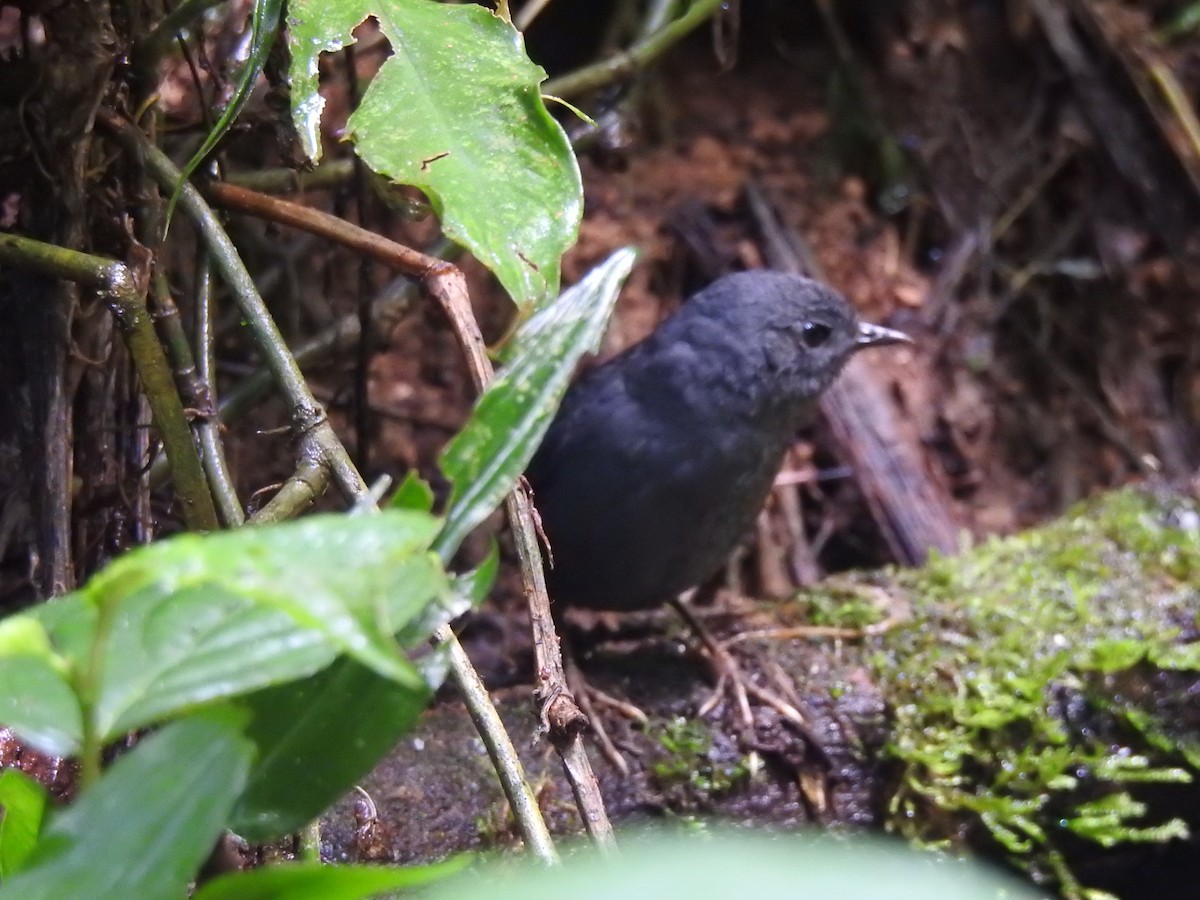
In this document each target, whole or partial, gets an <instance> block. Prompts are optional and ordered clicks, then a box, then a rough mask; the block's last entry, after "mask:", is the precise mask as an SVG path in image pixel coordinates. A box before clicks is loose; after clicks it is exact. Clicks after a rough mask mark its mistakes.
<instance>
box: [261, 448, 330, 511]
mask: <svg viewBox="0 0 1200 900" xmlns="http://www.w3.org/2000/svg"><path fill="white" fill-rule="evenodd" d="M328 484H329V469H327V468H326V467H325V466H323V465H321V464H320V463H319V462H315V461H312V460H305V461H303V462H301V463H300V465H299V466H297V467H296V471H295V472H293V473H292V477H291V478H289V479H288V480H287V481H285V482H284V483H283V487H281V488H280V489H279V491H278V492H277V493H276V494H275V496H274V497H272V498H271V499H270V501H269V502H268V503H267V505H266V506H264V507H263V508H262V509H260V510H259V511H258V512H256V513H255V514H254V515H252V516H251V517H250V521H251V522H252V523H253V524H255V525H266V524H268V523H271V522H284V521H287V520H288V519H293V518H295V517H296V516H298V515H300V513H302V512H304V511H305V510H306V509H308V508H309V507H310V506H312V505H313V504H314V503H316V502H317V498H318V497H320V496H321V495H322V494H323V493H325V488H326V486H327V485H328Z"/></svg>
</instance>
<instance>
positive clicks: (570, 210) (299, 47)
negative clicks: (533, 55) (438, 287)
mask: <svg viewBox="0 0 1200 900" xmlns="http://www.w3.org/2000/svg"><path fill="white" fill-rule="evenodd" d="M369 16H370V17H374V19H375V21H376V22H378V24H379V29H380V31H381V32H382V33H383V34H384V36H385V37H387V39H388V41H389V42H390V43H391V46H392V56H391V57H390V58H389V59H388V60H387V61H386V62H385V63H384V64H383V66H382V68H381V69H380V70H379V73H378V74H377V75H376V76H375V79H374V81H373V82H372V83H371V85H370V87H369V88H368V89H367V92H366V94H365V95H364V96H363V99H362V103H361V104H360V105H359V108H358V109H357V110H356V111H355V112H354V114H353V115H351V117H350V119H349V121H348V122H347V131H348V134H349V136H350V137H351V138H352V139H353V140H354V142H355V145H356V149H357V150H358V153H359V154H360V155H361V156H362V158H363V159H364V160H365V161H366V162H367V164H368V165H370V166H371V168H372V169H374V170H375V171H377V172H379V173H380V174H382V175H385V176H387V177H388V178H391V179H392V180H394V181H397V182H400V183H402V184H411V185H415V186H416V187H418V188H420V189H421V190H422V191H424V192H425V193H426V194H427V195H428V197H429V201H430V203H431V204H432V206H433V208H434V210H435V211H436V212H437V214H438V217H439V219H440V220H441V223H442V229H443V231H444V232H445V233H446V235H447V237H449V238H451V239H452V240H454V241H456V242H457V243H460V244H462V245H463V246H465V247H466V248H467V249H469V250H470V251H471V253H473V254H474V255H475V257H476V258H477V259H479V261H480V262H482V263H483V264H484V265H486V266H487V267H488V268H489V269H491V270H492V271H493V272H494V273H495V274H496V277H497V278H498V279H499V280H500V283H501V284H503V285H504V287H505V289H506V290H507V291H508V293H509V295H510V296H511V297H512V298H513V300H514V301H516V303H517V304H518V305H519V306H520V307H522V308H523V309H528V308H530V307H531V306H533V305H540V304H542V303H544V302H547V301H549V300H550V299H551V298H553V297H554V295H555V294H556V293H557V292H558V283H559V268H560V260H561V258H562V254H563V253H564V252H565V251H566V249H567V248H568V247H570V246H571V245H572V244H573V243H574V242H575V239H576V235H577V233H578V228H579V219H580V215H581V213H582V209H583V188H582V182H581V179H580V175H579V166H578V164H577V162H576V160H575V156H574V153H573V152H572V151H571V147H570V143H569V141H568V140H567V136H566V134H565V133H564V132H563V130H562V128H561V126H559V125H558V123H557V122H556V121H555V120H554V118H553V117H552V116H551V115H550V114H549V112H547V110H546V107H545V104H544V103H543V102H542V97H541V94H540V91H539V85H540V84H541V82H542V81H543V80H544V79H545V77H546V75H545V72H544V71H543V70H542V69H541V67H540V66H537V65H535V64H534V63H533V62H532V61H531V60H530V59H529V57H528V56H527V55H526V53H525V48H524V45H523V41H522V38H521V35H520V33H519V32H517V31H516V29H514V28H513V26H512V25H511V23H509V22H507V21H505V20H504V19H503V18H501V17H499V16H497V15H496V14H495V13H493V12H492V11H490V10H488V9H485V8H484V7H483V6H480V5H478V4H474V3H464V4H448V3H433V2H430V0H387V2H384V0H292V2H291V3H289V5H288V23H289V26H290V27H289V30H288V37H289V46H290V48H291V52H292V69H291V80H292V115H293V119H294V121H295V124H296V128H297V130H298V131H299V132H300V137H301V143H302V145H303V146H304V148H305V151H306V152H307V153H308V154H309V156H310V157H312V158H313V159H314V160H316V159H317V158H318V156H319V154H320V149H321V145H320V129H319V126H320V117H321V109H322V106H323V100H322V99H321V96H320V94H319V93H318V91H317V87H318V61H319V58H320V54H321V53H322V52H326V51H333V50H338V49H340V48H341V47H344V46H345V45H346V44H348V43H350V42H351V40H352V39H353V38H352V36H351V32H352V30H353V29H354V27H355V26H356V25H358V24H359V23H360V22H362V21H363V20H364V19H366V18H367V17H369Z"/></svg>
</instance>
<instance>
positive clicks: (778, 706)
mask: <svg viewBox="0 0 1200 900" xmlns="http://www.w3.org/2000/svg"><path fill="white" fill-rule="evenodd" d="M672 606H674V607H675V609H676V611H677V612H678V613H679V615H680V616H682V617H683V620H684V621H685V622H687V624H688V626H689V627H690V628H691V629H692V631H693V632H694V633H695V634H696V636H697V637H698V638H700V641H701V643H703V644H704V649H705V651H706V653H707V658H708V660H709V663H710V665H711V666H712V667H713V671H714V673H715V674H716V678H717V685H716V687H715V688H714V689H713V692H712V693H711V694H710V695H709V697H708V699H707V700H705V701H704V702H703V703H702V704H701V705H700V708H699V709H698V710H697V714H698V715H700V716H706V715H708V714H709V713H710V712H712V711H713V710H714V709H715V708H716V707H717V705H718V704H720V703H721V701H722V700H723V699H724V698H725V696H726V695H728V696H729V697H730V698H731V699H732V701H733V706H734V709H735V710H736V715H737V720H738V724H739V725H741V726H742V728H743V729H745V730H747V731H749V730H750V729H752V728H753V727H754V713H753V711H752V709H751V707H750V698H751V697H753V698H754V699H755V700H757V701H758V702H759V703H761V704H763V705H764V706H769V707H770V708H771V709H773V710H775V712H776V713H778V714H779V715H780V716H781V717H782V718H784V719H786V720H787V721H788V722H790V723H791V724H792V725H793V726H795V727H796V728H797V729H798V730H799V731H800V733H801V734H802V735H804V736H805V737H808V738H810V739H811V737H812V735H811V730H810V726H809V723H808V720H807V719H806V718H805V717H804V715H803V714H802V713H801V712H800V710H799V709H797V707H796V704H795V703H793V702H791V701H790V700H788V699H787V698H785V697H784V696H783V695H782V694H781V693H777V692H775V691H772V690H769V689H767V688H764V687H760V686H759V685H757V684H755V683H754V681H753V680H752V679H751V678H750V677H749V676H748V675H747V674H746V673H745V672H744V671H743V669H742V667H741V666H740V665H739V664H738V661H737V660H736V659H735V658H734V656H733V654H732V653H730V652H729V648H728V645H727V644H725V643H722V642H721V641H720V640H718V639H717V637H716V636H715V635H714V634H713V633H712V632H711V631H710V630H709V629H708V626H706V625H705V624H704V623H703V622H702V621H701V620H700V617H699V616H697V615H696V614H695V612H693V611H692V610H691V609H690V608H689V607H688V605H687V604H686V603H684V602H682V601H679V600H675V601H672Z"/></svg>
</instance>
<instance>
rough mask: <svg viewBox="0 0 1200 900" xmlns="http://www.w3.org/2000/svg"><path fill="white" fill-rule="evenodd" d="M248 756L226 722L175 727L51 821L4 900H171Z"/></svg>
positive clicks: (217, 827)
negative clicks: (69, 899)
mask: <svg viewBox="0 0 1200 900" xmlns="http://www.w3.org/2000/svg"><path fill="white" fill-rule="evenodd" d="M251 752H252V748H251V746H250V743H249V742H248V741H246V740H245V739H244V738H243V737H242V736H241V735H240V734H239V729H238V727H237V723H236V722H234V721H232V720H231V717H229V716H226V717H224V718H223V719H218V718H217V717H215V716H214V717H205V718H200V717H193V718H189V719H184V720H182V721H179V722H174V723H172V724H171V725H168V726H167V727H165V728H164V729H163V730H162V731H160V732H158V733H156V734H153V735H151V736H150V737H148V738H146V739H145V740H143V741H142V742H141V743H139V744H138V745H137V746H136V747H134V749H133V750H131V751H130V752H129V753H127V754H125V755H124V756H122V757H121V758H120V759H118V760H117V761H116V762H115V763H114V764H113V765H112V767H111V768H110V769H109V770H108V771H107V772H106V773H105V774H104V776H103V777H102V778H101V779H100V780H99V781H98V782H97V783H96V784H95V786H94V787H92V788H91V789H90V790H88V791H85V792H84V793H83V795H82V796H81V797H80V798H79V799H78V800H76V801H75V803H73V804H72V805H71V806H69V807H67V808H66V809H65V810H63V811H62V812H59V813H57V814H55V815H54V816H53V817H51V819H50V821H49V823H48V824H47V826H46V828H45V831H44V832H43V834H42V837H41V839H40V840H39V841H38V844H37V847H36V848H35V849H34V851H33V854H32V855H31V856H30V857H29V860H28V865H27V867H26V868H25V869H24V870H23V871H22V872H20V873H19V874H17V875H16V876H14V877H13V878H11V879H9V880H7V881H5V883H4V886H3V888H0V898H3V900H9V898H12V900H17V898H20V900H42V898H45V900H61V898H64V897H87V898H88V900H129V898H133V897H136V898H138V900H159V898H162V900H168V898H171V900H175V898H180V897H184V896H186V893H187V887H188V884H189V883H190V882H191V881H192V879H193V878H194V877H195V874H196V871H197V870H198V869H199V868H200V865H201V863H203V862H204V860H205V859H206V858H207V856H208V855H209V853H210V852H211V851H212V848H213V845H214V844H215V843H216V840H217V838H218V836H219V835H220V834H221V830H222V828H223V826H224V824H225V820H226V818H227V816H228V814H229V810H230V808H231V807H232V806H233V801H234V798H236V797H237V795H238V793H239V792H240V791H241V789H242V785H243V784H244V783H245V779H246V772H247V771H248V769H249V766H250V754H251Z"/></svg>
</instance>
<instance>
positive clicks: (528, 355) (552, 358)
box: [435, 248, 636, 559]
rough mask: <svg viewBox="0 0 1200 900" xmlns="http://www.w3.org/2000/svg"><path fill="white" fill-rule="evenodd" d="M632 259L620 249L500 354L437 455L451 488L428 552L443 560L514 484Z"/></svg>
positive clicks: (596, 337)
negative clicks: (494, 372)
mask: <svg viewBox="0 0 1200 900" xmlns="http://www.w3.org/2000/svg"><path fill="white" fill-rule="evenodd" d="M635 259H636V254H635V253H634V251H633V250H631V249H629V248H625V249H622V250H618V251H617V252H615V253H614V254H612V255H611V256H610V257H609V258H608V259H607V260H605V261H604V262H603V263H601V264H600V265H599V266H597V267H596V268H594V269H592V271H590V272H589V273H588V274H587V276H586V277H584V279H583V280H582V281H580V282H579V283H578V284H577V285H575V286H574V287H572V288H569V289H567V290H566V291H564V292H563V294H562V296H561V297H559V298H558V299H557V300H556V301H554V302H553V303H551V304H550V305H548V306H547V307H545V308H544V309H542V310H540V311H539V312H538V313H536V314H535V315H534V316H533V317H532V318H530V319H529V320H527V321H526V322H525V323H524V324H523V325H522V326H521V328H520V330H519V331H518V332H517V334H516V336H515V337H514V339H513V341H512V344H511V345H510V347H509V350H508V353H507V354H506V363H507V364H506V365H505V367H504V370H503V371H502V372H501V373H500V374H499V375H498V376H496V378H495V379H494V380H493V381H492V383H491V384H489V385H488V387H487V390H485V391H484V393H483V394H482V396H481V397H480V398H479V401H478V402H477V403H476V404H475V409H474V411H473V412H472V413H471V418H470V419H469V420H468V421H467V424H466V425H464V426H463V429H462V431H460V432H459V433H458V434H457V435H455V437H454V439H453V440H452V441H451V442H450V443H449V445H447V447H446V449H445V451H443V453H442V457H441V466H442V471H443V472H444V473H445V474H446V477H447V478H449V479H450V481H451V482H452V483H453V485H454V489H453V493H452V494H451V497H450V507H449V509H448V511H447V513H446V525H445V528H444V529H443V530H442V533H441V534H440V535H438V539H437V541H436V543H435V548H436V549H437V551H438V552H439V553H440V554H441V555H442V558H443V559H449V558H450V557H451V556H452V555H453V554H454V551H455V550H456V549H457V548H458V545H459V544H460V543H461V542H462V539H463V538H464V537H466V535H467V533H468V532H469V531H470V530H471V529H472V528H474V527H475V526H476V525H478V524H479V523H480V522H482V521H483V520H484V519H485V518H487V516H488V515H490V514H491V512H492V510H493V509H495V508H496V506H497V505H498V504H499V503H500V501H501V499H503V497H504V495H505V494H507V493H508V492H509V491H510V490H511V489H512V486H513V485H514V484H515V483H516V480H517V478H518V477H520V475H521V473H522V472H524V471H525V466H526V465H528V463H529V460H530V459H531V458H532V457H533V454H534V452H535V451H536V450H537V448H538V444H540V443H541V440H542V437H543V436H544V435H545V433H546V429H547V428H549V427H550V421H551V419H553V418H554V413H555V411H556V410H557V409H558V404H559V402H560V401H561V400H562V395H563V393H564V392H565V391H566V389H567V383H568V382H569V381H570V378H571V375H572V374H573V373H574V371H575V364H576V363H577V362H578V361H579V358H580V357H581V356H582V355H583V354H584V353H587V352H588V351H590V350H594V349H595V348H596V347H597V346H598V345H599V343H600V338H601V337H602V336H603V335H604V329H605V327H606V326H607V324H608V318H609V315H610V314H611V312H612V308H613V305H614V304H615V303H616V300H617V293H618V292H619V291H620V289H621V285H622V284H623V283H624V281H625V278H626V277H627V276H628V275H629V271H630V269H632V268H633V263H634V260H635Z"/></svg>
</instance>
